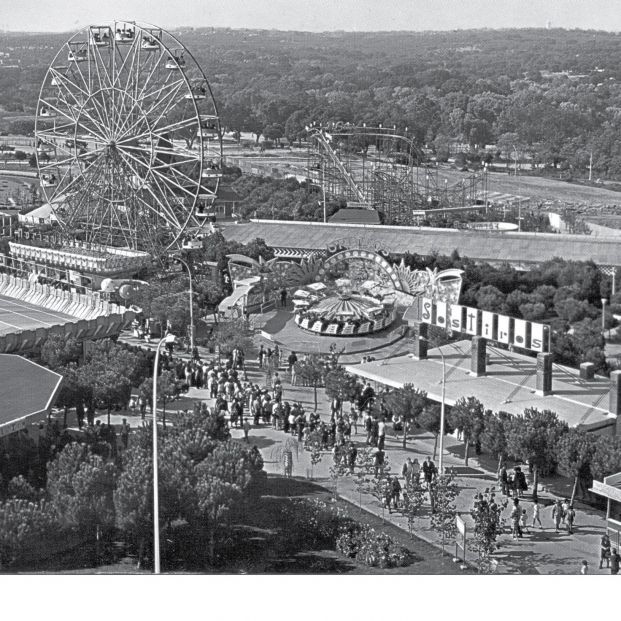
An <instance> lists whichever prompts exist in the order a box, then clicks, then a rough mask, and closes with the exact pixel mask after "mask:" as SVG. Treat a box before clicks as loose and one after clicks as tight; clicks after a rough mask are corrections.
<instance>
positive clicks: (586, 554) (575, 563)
mask: <svg viewBox="0 0 621 621" xmlns="http://www.w3.org/2000/svg"><path fill="white" fill-rule="evenodd" d="M120 340H123V341H124V342H128V343H130V344H137V345H140V346H142V347H148V348H151V349H154V348H155V346H156V343H151V344H150V345H149V344H146V343H144V342H141V341H139V340H138V339H135V338H134V337H132V336H127V335H126V334H124V335H122V337H121V339H120ZM133 341H136V342H135V343H134V342H133ZM384 353H385V355H390V353H391V352H384ZM199 354H200V356H201V357H202V358H207V359H211V358H213V357H214V355H213V354H209V353H208V352H207V350H206V349H204V348H200V349H199ZM175 355H177V356H180V357H183V358H189V354H186V353H185V352H175ZM377 357H378V358H379V357H381V356H379V355H378V356H377ZM352 361H353V360H352ZM347 362H350V361H349V360H347ZM246 370H247V374H248V379H249V380H250V381H251V382H253V383H257V384H259V385H264V383H265V379H266V375H265V371H264V370H262V369H259V368H258V365H257V363H256V361H254V360H248V361H247V364H246ZM279 373H280V376H281V378H282V379H283V380H284V382H283V386H284V394H283V400H284V401H289V402H294V401H298V402H300V403H301V404H302V406H303V407H304V409H305V410H306V411H307V412H308V411H312V409H313V407H314V397H313V389H312V388H310V387H303V386H291V385H290V384H289V383H288V381H287V380H288V378H287V377H286V376H287V374H286V372H285V370H284V369H280V370H279ZM194 390H195V389H194ZM205 397H206V395H205V394H204V391H196V392H192V393H191V394H188V395H187V401H188V402H191V401H192V400H193V399H199V400H205V401H208V402H210V400H207V399H206V398H205ZM175 409H177V408H176V407H175V405H174V404H173V405H172V406H171V410H173V411H174V410H175ZM318 412H319V413H320V415H321V417H322V419H323V420H329V419H330V414H329V403H328V400H327V398H326V396H325V392H324V390H323V388H319V389H318ZM232 436H233V437H234V438H243V432H242V430H241V429H233V430H232ZM286 437H287V436H286V435H285V434H284V432H282V431H277V430H274V429H272V428H270V427H266V426H259V427H256V428H255V427H253V428H252V429H251V431H250V442H251V443H252V444H256V445H257V447H258V448H259V449H260V451H261V453H262V455H263V458H264V460H265V469H266V471H267V472H268V473H279V474H282V473H283V470H282V464H281V463H280V462H279V461H278V452H279V451H278V447H279V446H281V445H282V443H283V442H284V440H285V439H286ZM352 439H353V440H354V441H355V442H356V443H357V444H358V445H359V446H360V445H364V441H365V439H366V435H365V434H364V433H363V429H362V428H361V426H359V428H358V433H357V434H353V435H352ZM433 451H434V438H433V436H432V435H431V434H429V433H419V434H416V435H415V436H414V437H413V438H412V439H411V440H408V442H407V445H406V448H405V449H404V448H403V446H402V442H401V440H398V439H396V438H394V437H389V436H387V438H386V456H387V458H388V462H389V465H390V467H391V474H397V475H399V476H400V474H401V468H402V466H403V463H404V462H405V461H406V459H407V458H408V457H411V458H412V459H414V458H417V459H418V460H419V462H420V463H422V462H423V460H424V459H425V458H426V457H427V456H433ZM434 461H435V462H436V464H437V459H436V460H434ZM444 464H445V468H446V469H454V471H455V472H456V474H457V479H456V481H457V483H458V485H459V487H460V490H461V491H460V494H459V496H458V498H457V501H456V504H457V510H458V513H459V514H460V515H461V516H462V518H463V519H464V521H466V522H467V523H468V521H470V520H471V518H470V510H471V508H472V505H473V499H474V496H475V494H477V493H479V492H484V490H485V489H486V488H491V487H493V486H496V474H495V472H494V471H493V470H490V469H489V468H488V467H486V464H485V463H484V461H483V460H479V459H478V458H476V457H471V458H470V460H469V466H468V468H466V467H464V460H463V444H462V443H461V442H459V441H457V440H456V438H454V437H452V436H446V438H445V455H444ZM331 466H332V455H331V453H328V452H324V453H323V454H322V459H321V461H320V462H319V464H317V465H315V466H313V467H312V468H311V463H310V455H309V453H307V452H306V451H304V450H303V448H302V447H300V450H299V451H298V453H297V455H296V456H294V466H293V475H294V476H297V477H305V478H306V477H310V476H311V471H312V476H313V478H314V479H315V480H316V481H317V482H318V483H320V484H322V485H323V486H325V487H327V488H329V489H333V488H334V484H335V482H334V480H333V479H332V478H331V477H330V467H331ZM400 478H401V477H400ZM336 485H337V492H338V494H339V495H340V496H341V497H343V498H344V499H346V500H348V501H349V502H352V503H353V504H361V505H362V507H363V508H364V509H365V510H367V511H370V512H371V513H374V514H376V515H382V514H383V515H384V518H385V519H386V520H389V521H390V522H391V523H393V524H395V525H397V526H399V527H401V528H403V529H405V530H408V522H407V519H406V518H405V517H404V516H402V515H401V514H398V513H397V514H395V513H392V514H388V512H387V511H383V510H382V507H381V505H380V503H379V501H377V500H376V499H375V498H374V497H372V496H371V495H369V494H362V495H360V494H359V492H358V491H357V489H356V485H355V477H349V476H345V477H341V478H340V479H339V480H338V481H337V482H336ZM541 487H543V491H542V490H540V492H539V502H540V504H541V506H542V510H541V520H542V522H543V529H539V528H537V529H535V530H533V529H531V530H530V532H528V533H525V535H524V537H523V538H522V539H518V540H514V539H513V538H512V537H511V535H510V534H509V527H508V524H509V519H508V518H509V511H510V506H508V507H507V509H506V510H505V512H504V517H505V518H506V519H505V524H506V525H507V528H506V533H507V534H503V535H502V536H501V537H500V538H499V550H498V552H497V553H496V554H495V558H496V560H497V561H498V569H497V572H498V573H541V574H578V573H579V570H580V565H581V563H582V561H583V560H587V561H588V563H589V566H590V568H591V573H593V574H598V573H601V574H605V573H608V572H607V570H605V569H603V570H599V569H598V564H599V540H600V537H601V535H602V533H603V532H604V530H605V516H604V514H603V513H602V512H600V511H596V510H594V509H592V508H590V507H588V506H581V505H580V503H577V504H576V506H577V509H576V521H575V530H574V534H573V535H569V534H567V533H566V532H560V533H555V531H554V524H553V521H552V517H551V512H552V504H553V502H554V500H555V499H556V498H557V497H558V495H556V494H554V493H553V492H552V491H550V488H551V487H552V488H553V489H555V490H556V489H557V488H559V487H560V488H561V489H562V490H563V488H565V489H566V488H568V487H570V482H569V481H567V480H563V479H562V478H560V477H556V478H555V479H554V480H553V481H547V480H543V481H542V486H541ZM562 493H564V492H562ZM496 494H497V497H499V496H500V490H498V489H497V490H496ZM567 495H569V492H568V493H567ZM521 505H522V506H523V508H525V509H526V510H527V514H528V516H529V520H528V523H530V521H531V520H532V502H531V497H530V490H529V493H528V494H527V496H526V498H524V499H523V500H522V501H521ZM413 532H414V534H415V535H416V536H418V537H420V538H421V539H423V540H425V541H428V542H430V543H433V544H434V545H437V546H440V545H441V541H440V538H439V537H438V535H437V534H436V533H435V531H434V530H433V529H432V528H431V525H430V509H429V507H428V506H426V507H424V509H423V511H422V512H421V515H420V516H419V517H417V518H416V519H415V520H414V523H413ZM467 555H468V557H469V558H470V559H471V560H472V557H473V553H472V552H467Z"/></svg>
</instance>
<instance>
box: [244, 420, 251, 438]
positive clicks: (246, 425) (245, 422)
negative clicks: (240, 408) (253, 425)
mask: <svg viewBox="0 0 621 621" xmlns="http://www.w3.org/2000/svg"><path fill="white" fill-rule="evenodd" d="M249 433H250V423H249V422H248V419H247V418H244V440H246V444H250V441H249V440H248V434H249Z"/></svg>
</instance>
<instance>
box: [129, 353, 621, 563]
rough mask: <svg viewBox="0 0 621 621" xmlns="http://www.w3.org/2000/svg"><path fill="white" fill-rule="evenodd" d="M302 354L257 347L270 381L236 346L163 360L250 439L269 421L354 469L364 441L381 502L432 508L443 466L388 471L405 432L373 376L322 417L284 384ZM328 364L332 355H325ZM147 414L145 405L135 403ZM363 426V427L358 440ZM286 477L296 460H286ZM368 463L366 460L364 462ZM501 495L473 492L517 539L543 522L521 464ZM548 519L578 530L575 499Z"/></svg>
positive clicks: (559, 504) (412, 463)
mask: <svg viewBox="0 0 621 621" xmlns="http://www.w3.org/2000/svg"><path fill="white" fill-rule="evenodd" d="M298 361H299V358H298V356H297V354H296V352H295V351H291V352H290V353H289V354H288V356H287V357H286V358H285V356H284V353H283V351H282V350H281V349H280V348H279V347H278V345H277V344H275V345H274V347H273V348H271V347H265V346H263V345H261V346H260V348H259V352H258V357H257V363H258V368H259V369H260V370H261V371H262V372H264V373H265V380H264V381H260V382H256V381H255V382H253V381H249V378H248V373H247V370H246V360H245V355H244V352H243V351H242V350H241V349H235V350H233V352H232V353H231V354H230V355H229V356H227V357H226V358H224V359H219V360H217V361H216V360H201V359H200V358H198V357H196V358H193V359H190V360H187V359H181V358H179V357H178V358H175V357H174V356H173V352H163V355H162V356H161V365H162V369H164V370H173V371H174V372H175V374H176V377H177V379H178V380H179V381H180V382H181V383H182V384H183V386H187V387H191V386H195V387H197V388H205V389H207V391H208V394H209V396H210V397H211V398H213V399H215V401H214V404H213V406H211V408H209V409H210V410H212V411H214V412H215V413H219V414H221V415H223V416H224V417H226V418H227V419H228V424H229V425H230V427H232V428H238V429H241V430H243V433H244V438H245V440H246V442H248V441H249V438H248V437H249V434H250V432H251V430H252V429H253V428H258V427H260V426H262V425H264V426H270V427H272V428H273V429H275V430H279V431H282V432H283V433H285V434H290V435H291V436H293V437H295V438H296V439H297V440H298V441H299V442H300V443H301V444H302V445H303V446H304V448H305V449H307V450H309V451H318V452H331V453H332V455H333V456H334V462H335V464H336V465H340V466H342V467H343V468H344V469H345V470H346V471H347V472H349V473H350V474H354V473H355V472H356V471H357V469H358V470H359V469H360V467H361V463H360V462H359V456H360V448H361V447H363V446H364V445H366V448H367V449H368V451H367V452H368V454H369V455H370V459H371V467H370V472H371V473H372V474H374V475H375V476H378V477H379V476H381V478H382V481H383V504H384V506H385V508H387V509H388V511H389V512H392V511H399V510H403V509H404V508H405V507H406V506H407V504H408V491H411V490H412V489H416V488H419V489H420V490H422V493H423V494H424V495H425V498H426V500H425V502H427V503H428V504H429V505H430V506H431V510H432V511H434V504H433V503H434V494H433V493H432V490H433V486H434V484H435V482H436V481H437V477H438V470H437V468H436V466H435V464H434V463H433V461H432V460H431V459H430V458H429V457H428V458H427V459H425V461H424V462H423V463H422V464H421V463H419V461H418V459H412V458H408V459H407V460H406V462H405V463H404V464H403V467H402V469H401V472H400V474H401V480H400V478H399V476H397V475H396V474H390V475H388V476H382V475H384V465H385V463H386V446H385V445H386V434H387V430H388V425H390V424H392V430H393V433H394V434H395V436H397V437H398V433H399V431H400V430H402V431H403V433H407V432H408V430H407V429H405V425H403V421H399V420H396V419H395V417H393V416H392V413H391V412H390V411H389V410H388V409H387V407H386V402H385V401H384V399H383V394H382V393H380V394H376V392H375V391H374V389H373V388H372V387H371V386H370V384H369V383H368V382H361V385H360V390H359V391H358V397H357V399H356V400H355V401H354V402H352V403H351V405H350V407H349V408H345V407H344V404H343V403H342V402H341V400H340V399H339V398H336V397H335V398H334V399H332V401H331V403H330V419H329V420H323V419H322V418H321V416H320V415H319V414H318V413H317V412H314V411H306V410H305V408H304V407H303V405H302V403H301V402H300V401H299V400H295V399H290V398H289V399H287V398H286V395H285V389H284V386H283V383H284V379H285V378H286V379H287V380H288V383H289V384H290V385H291V386H295V385H296V384H298V383H299V380H300V378H296V367H297V364H296V363H298ZM326 364H327V367H329V366H330V365H329V361H327V362H326ZM137 405H138V407H140V408H141V411H143V414H144V404H140V403H138V404H137ZM359 428H361V429H362V430H363V436H362V438H360V439H358V438H356V436H357V435H358V432H359ZM283 465H284V469H285V471H288V474H289V476H291V473H292V467H293V464H292V462H291V460H289V463H283ZM367 465H368V464H367ZM498 489H499V493H498V495H497V493H496V490H495V488H491V489H486V490H485V492H484V493H482V494H478V495H477V496H476V497H475V503H474V509H475V510H476V509H477V508H480V507H482V506H485V508H486V510H488V511H490V512H492V513H493V514H495V515H497V517H498V521H499V523H498V527H499V532H503V530H504V520H503V516H502V514H503V511H504V509H505V508H506V507H507V505H508V506H509V507H508V508H509V513H508V520H507V522H508V524H507V525H508V526H509V528H508V530H509V531H510V533H511V535H512V537H513V538H514V539H516V540H519V539H522V538H523V537H524V535H525V534H526V535H528V534H530V530H531V529H535V528H537V527H538V528H540V529H544V526H543V523H542V505H541V504H540V503H539V502H538V501H537V500H536V499H534V500H533V501H532V502H530V503H529V505H527V506H524V505H525V503H526V501H525V499H524V496H525V493H526V492H527V491H528V483H527V478H526V475H525V473H524V472H523V471H522V469H521V467H520V466H516V467H514V468H513V469H511V470H509V469H508V468H507V467H506V466H505V465H502V467H501V468H500V470H499V473H498ZM550 517H551V521H552V523H553V525H554V528H555V531H556V532H559V531H561V530H566V532H567V533H568V534H570V535H571V534H572V533H573V532H574V529H575V526H576V512H575V509H574V507H573V506H572V505H571V504H570V502H569V501H568V500H567V499H565V500H560V499H559V500H557V501H556V502H555V503H554V504H553V505H552V508H551V512H550ZM618 560H619V555H618V554H617V553H616V550H610V546H609V541H608V547H607V548H606V549H605V548H604V544H602V552H601V562H600V567H601V565H602V563H604V562H606V563H607V566H608V565H609V566H610V567H611V571H613V573H616V572H615V571H614V568H615V567H616V571H618Z"/></svg>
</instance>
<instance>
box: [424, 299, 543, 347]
mask: <svg viewBox="0 0 621 621" xmlns="http://www.w3.org/2000/svg"><path fill="white" fill-rule="evenodd" d="M420 309H421V312H420V320H421V321H422V322H424V323H429V324H433V325H436V326H440V327H446V328H448V329H449V330H451V331H453V332H465V333H466V334H470V335H472V336H482V337H483V338H486V339H489V340H490V341H497V342H498V343H504V344H505V345H515V346H516V347H521V348H522V349H530V350H532V351H538V352H543V351H547V346H548V339H547V335H548V327H547V326H544V325H543V324H541V323H533V322H532V321H525V320H524V319H515V318H514V317H508V316H507V315H499V314H498V313H491V312H489V311H481V310H479V309H478V308H470V307H469V306H462V305H461V304H452V305H448V304H447V303H446V302H440V301H438V302H435V301H434V300H432V299H431V298H422V299H421V306H420Z"/></svg>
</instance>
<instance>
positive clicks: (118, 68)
mask: <svg viewBox="0 0 621 621" xmlns="http://www.w3.org/2000/svg"><path fill="white" fill-rule="evenodd" d="M35 144H36V158H37V166H38V170H39V180H40V185H41V189H42V193H43V194H44V197H45V199H46V200H47V205H46V206H45V207H47V208H48V217H47V222H48V224H49V226H48V229H47V230H46V231H43V232H42V231H41V229H39V230H38V231H36V230H29V231H22V230H20V231H19V232H17V233H18V234H16V235H15V238H14V239H13V241H12V242H11V244H10V246H11V253H10V255H7V256H3V257H2V263H3V265H4V266H5V267H6V268H12V269H9V271H11V272H12V273H15V274H17V275H19V276H26V277H28V278H31V277H36V278H37V281H38V282H53V283H61V284H63V283H64V285H65V286H69V287H71V288H72V289H73V287H78V288H80V287H82V288H87V289H93V290H94V289H99V288H100V287H101V286H102V282H103V283H106V284H107V286H108V289H109V290H110V288H111V289H112V290H114V287H113V286H112V287H111V283H112V285H113V284H114V283H115V282H116V283H122V281H123V279H128V278H130V279H131V278H132V277H133V275H134V274H136V273H137V272H139V271H140V270H141V269H143V268H144V267H145V265H148V264H149V263H150V261H151V260H152V259H154V258H158V259H162V258H165V257H166V256H168V255H170V254H173V253H175V252H177V251H179V250H181V249H183V248H189V247H194V246H195V245H196V240H197V239H200V238H201V237H202V235H203V234H204V233H205V232H209V231H210V230H211V227H212V224H211V222H212V211H213V209H212V207H213V204H214V202H215V199H216V196H217V192H218V187H219V184H220V179H221V177H222V172H221V166H222V132H221V127H220V119H219V117H218V110H217V107H216V103H215V101H214V98H213V94H212V91H211V87H210V85H209V82H208V81H207V78H206V76H205V74H204V73H203V71H202V69H201V67H200V66H199V65H198V63H197V62H196V60H195V59H194V57H193V56H192V54H191V53H190V52H189V51H188V50H187V49H186V48H185V47H184V46H183V45H182V43H181V42H180V41H179V40H178V39H177V38H176V37H175V36H173V35H172V34H170V33H168V32H166V31H165V30H163V29H161V28H158V27H155V26H150V25H146V24H138V23H135V22H124V21H114V22H111V23H108V24H104V25H92V26H88V27H86V28H85V29H84V30H82V31H81V32H79V33H77V34H75V35H74V36H72V37H71V38H70V39H69V40H68V41H67V42H66V43H65V44H64V45H63V46H62V48H61V49H60V50H59V51H58V53H57V54H56V56H55V58H54V60H53V61H52V63H51V65H50V67H49V68H48V70H47V72H46V74H45V78H44V80H43V84H42V86H41V91H40V95H39V101H38V104H37V114H36V124H35ZM35 228H36V227H35ZM24 272H25V273H24ZM117 288H119V289H120V285H119V287H117Z"/></svg>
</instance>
